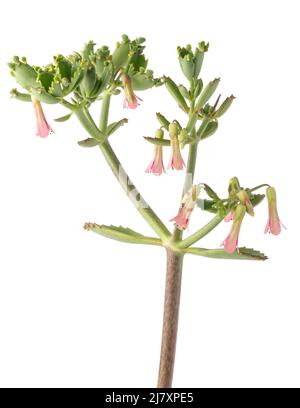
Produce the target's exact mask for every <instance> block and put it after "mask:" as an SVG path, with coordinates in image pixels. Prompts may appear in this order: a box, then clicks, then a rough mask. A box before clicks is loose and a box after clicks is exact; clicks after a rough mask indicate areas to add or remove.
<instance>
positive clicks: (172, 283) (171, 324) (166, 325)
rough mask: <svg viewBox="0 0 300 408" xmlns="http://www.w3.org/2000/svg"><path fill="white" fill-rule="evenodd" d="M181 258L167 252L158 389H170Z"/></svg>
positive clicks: (176, 328) (175, 337)
mask: <svg viewBox="0 0 300 408" xmlns="http://www.w3.org/2000/svg"><path fill="white" fill-rule="evenodd" d="M182 264H183V256H182V255H180V254H178V253H175V252H173V251H171V250H169V249H168V250H167V276H166V289H165V306H164V321H163V332H162V344H161V355H160V367H159V375H158V384H157V387H158V388H171V387H172V380H173V371H174V363H175V354H176V341H177V330H178V318H179V306H180V293H181V277H182Z"/></svg>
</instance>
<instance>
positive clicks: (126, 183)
mask: <svg viewBox="0 0 300 408" xmlns="http://www.w3.org/2000/svg"><path fill="white" fill-rule="evenodd" d="M109 106H110V95H106V96H105V97H104V98H103V104H102V110H101V116H100V125H99V127H100V130H101V132H103V133H105V131H106V128H107V122H108V114H109ZM99 147H100V149H101V151H102V153H103V156H104V158H105V159H106V161H107V163H108V165H109V167H110V168H111V170H112V172H113V174H114V175H115V177H116V179H117V180H118V182H119V184H120V185H121V187H122V188H123V189H124V191H125V192H126V194H127V196H128V197H129V199H130V200H131V202H132V203H133V205H134V206H135V207H136V209H137V210H138V211H139V213H140V214H141V215H142V217H144V219H145V220H146V222H147V223H148V224H149V226H150V227H151V228H152V229H153V230H154V231H155V232H156V233H157V235H158V236H159V237H160V238H161V240H162V241H163V242H164V243H166V242H168V241H170V239H171V237H172V235H171V233H170V231H169V230H168V229H167V227H166V226H165V225H164V223H163V222H162V221H161V220H160V218H159V217H158V216H157V215H156V214H155V212H154V211H153V210H152V209H151V207H150V206H149V204H148V203H147V202H146V201H145V200H144V198H143V197H142V195H141V194H140V192H139V191H138V190H137V188H136V187H135V185H134V184H133V183H132V182H131V180H130V179H129V177H128V175H127V173H126V172H125V170H124V169H123V167H122V165H121V163H120V161H119V159H118V157H117V156H116V154H115V152H114V151H113V149H112V148H111V146H110V144H109V142H108V141H106V142H104V143H102V144H100V145H99Z"/></svg>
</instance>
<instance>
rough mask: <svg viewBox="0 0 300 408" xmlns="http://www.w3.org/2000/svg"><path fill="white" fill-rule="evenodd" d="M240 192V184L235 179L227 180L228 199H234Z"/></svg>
mask: <svg viewBox="0 0 300 408" xmlns="http://www.w3.org/2000/svg"><path fill="white" fill-rule="evenodd" d="M239 191H241V186H240V182H239V180H238V178H237V177H233V178H232V179H230V180H229V186H228V193H229V197H231V198H235V196H236V194H237V193H238V192H239Z"/></svg>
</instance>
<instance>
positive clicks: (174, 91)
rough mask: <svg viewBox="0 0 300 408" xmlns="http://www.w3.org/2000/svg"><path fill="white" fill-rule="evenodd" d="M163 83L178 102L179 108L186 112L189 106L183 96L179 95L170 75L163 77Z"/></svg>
mask: <svg viewBox="0 0 300 408" xmlns="http://www.w3.org/2000/svg"><path fill="white" fill-rule="evenodd" d="M163 79H164V83H165V85H166V88H167V90H168V91H169V92H170V94H171V95H172V96H173V98H174V99H175V100H176V101H177V103H178V104H179V106H180V108H181V109H182V110H183V111H184V112H188V110H189V107H188V105H187V103H186V101H185V99H184V97H183V96H182V95H181V93H180V91H179V88H178V86H177V85H176V84H175V82H174V81H172V79H171V78H170V77H164V78H163Z"/></svg>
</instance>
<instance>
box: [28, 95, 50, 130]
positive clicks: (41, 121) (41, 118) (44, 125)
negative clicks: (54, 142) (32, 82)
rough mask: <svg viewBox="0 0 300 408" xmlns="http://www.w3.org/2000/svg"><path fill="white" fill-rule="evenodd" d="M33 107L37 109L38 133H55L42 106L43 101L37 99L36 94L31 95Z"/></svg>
mask: <svg viewBox="0 0 300 408" xmlns="http://www.w3.org/2000/svg"><path fill="white" fill-rule="evenodd" d="M31 100H32V103H33V107H34V110H35V114H36V121H37V135H38V136H40V137H43V138H44V137H47V136H49V135H50V134H51V133H54V132H53V130H52V129H51V127H50V125H49V124H48V122H47V120H46V118H45V115H44V111H43V108H42V104H41V102H40V101H39V100H38V99H36V98H35V97H34V96H32V97H31Z"/></svg>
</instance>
